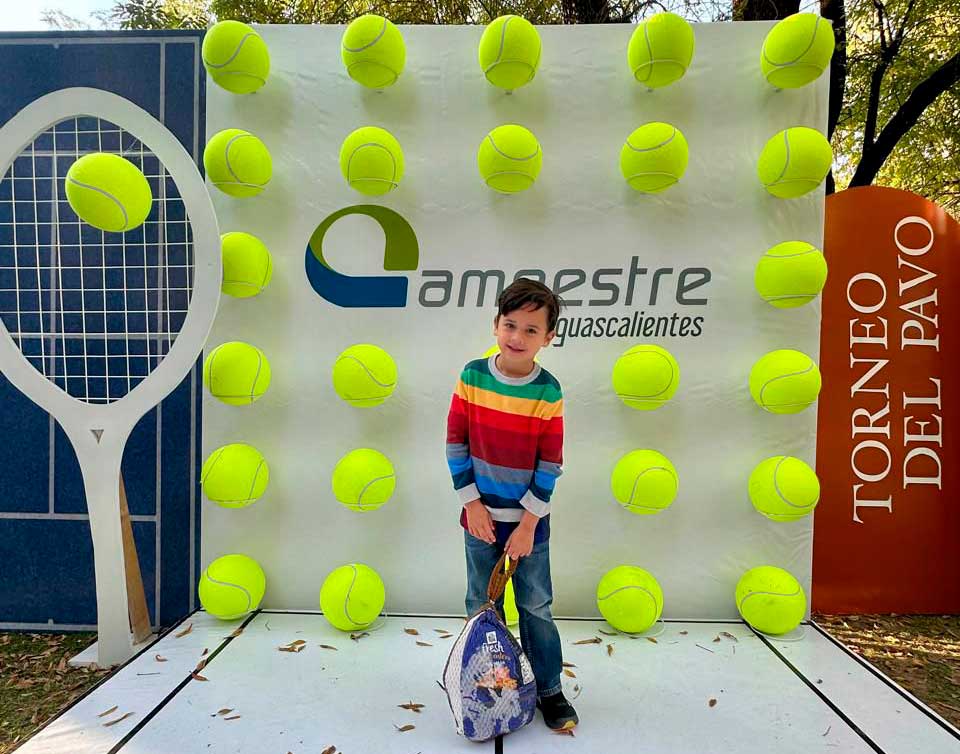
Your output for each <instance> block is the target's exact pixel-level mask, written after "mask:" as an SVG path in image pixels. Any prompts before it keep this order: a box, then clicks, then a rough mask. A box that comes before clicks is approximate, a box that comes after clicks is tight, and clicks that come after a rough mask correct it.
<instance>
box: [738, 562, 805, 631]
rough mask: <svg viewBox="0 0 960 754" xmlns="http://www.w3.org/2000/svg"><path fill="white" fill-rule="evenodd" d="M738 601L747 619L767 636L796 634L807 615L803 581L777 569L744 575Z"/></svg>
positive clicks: (740, 584) (762, 567)
mask: <svg viewBox="0 0 960 754" xmlns="http://www.w3.org/2000/svg"><path fill="white" fill-rule="evenodd" d="M736 600H737V610H739V611H740V615H741V616H743V619H744V620H745V621H746V622H747V623H749V624H750V625H751V626H752V627H753V628H755V629H756V630H757V631H761V632H763V633H765V634H785V633H787V632H789V631H792V630H793V629H795V628H796V627H797V626H799V625H800V621H802V620H803V616H804V615H805V614H806V612H807V598H806V595H805V594H804V593H803V587H802V586H800V582H799V581H797V580H796V579H795V578H794V577H793V576H792V575H791V574H790V573H788V572H787V571H784V570H783V569H782V568H776V567H774V566H758V567H757V568H751V569H750V570H749V571H747V572H746V573H745V574H743V576H741V577H740V581H738V582H737V591H736Z"/></svg>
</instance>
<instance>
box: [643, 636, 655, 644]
mask: <svg viewBox="0 0 960 754" xmlns="http://www.w3.org/2000/svg"><path fill="white" fill-rule="evenodd" d="M646 638H647V641H652V642H653V643H654V644H657V643H658V642H657V640H656V639H654V638H653V637H652V636H648V637H646Z"/></svg>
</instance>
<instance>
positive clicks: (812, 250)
mask: <svg viewBox="0 0 960 754" xmlns="http://www.w3.org/2000/svg"><path fill="white" fill-rule="evenodd" d="M807 246H808V247H809V248H807V249H804V250H803V251H795V252H791V253H789V254H771V253H770V250H769V249H768V250H767V251H765V252H764V253H763V258H764V259H790V258H791V257H802V256H805V255H807V254H816V253H818V252H819V251H820V249H818V248H817V247H816V246H814V245H813V244H807Z"/></svg>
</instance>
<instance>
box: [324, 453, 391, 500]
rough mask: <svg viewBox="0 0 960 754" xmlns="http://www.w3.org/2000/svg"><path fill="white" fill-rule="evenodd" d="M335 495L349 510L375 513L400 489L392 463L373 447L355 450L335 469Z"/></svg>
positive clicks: (333, 481)
mask: <svg viewBox="0 0 960 754" xmlns="http://www.w3.org/2000/svg"><path fill="white" fill-rule="evenodd" d="M332 484H333V496H334V497H335V498H336V499H337V500H339V501H340V502H341V503H343V505H345V506H346V507H347V508H350V510H355V511H375V510H377V508H379V507H380V506H381V505H383V504H384V503H385V502H387V500H389V499H390V496H391V495H393V490H394V488H395V487H396V486H397V476H396V474H395V473H394V471H393V464H392V463H390V459H389V458H387V457H386V456H385V455H384V454H383V453H380V452H379V451H376V450H371V449H370V448H359V449H357V450H352V451H350V452H349V453H347V454H346V455H345V456H344V457H343V458H341V459H340V460H339V461H338V462H337V465H336V466H335V467H334V469H333V480H332Z"/></svg>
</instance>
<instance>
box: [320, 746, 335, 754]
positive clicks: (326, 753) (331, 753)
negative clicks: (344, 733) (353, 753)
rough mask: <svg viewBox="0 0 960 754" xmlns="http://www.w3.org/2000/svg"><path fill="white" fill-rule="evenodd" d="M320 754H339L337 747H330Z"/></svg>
mask: <svg viewBox="0 0 960 754" xmlns="http://www.w3.org/2000/svg"><path fill="white" fill-rule="evenodd" d="M320 754H337V747H336V746H328V747H327V748H326V749H324V750H323V751H322V752H320Z"/></svg>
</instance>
